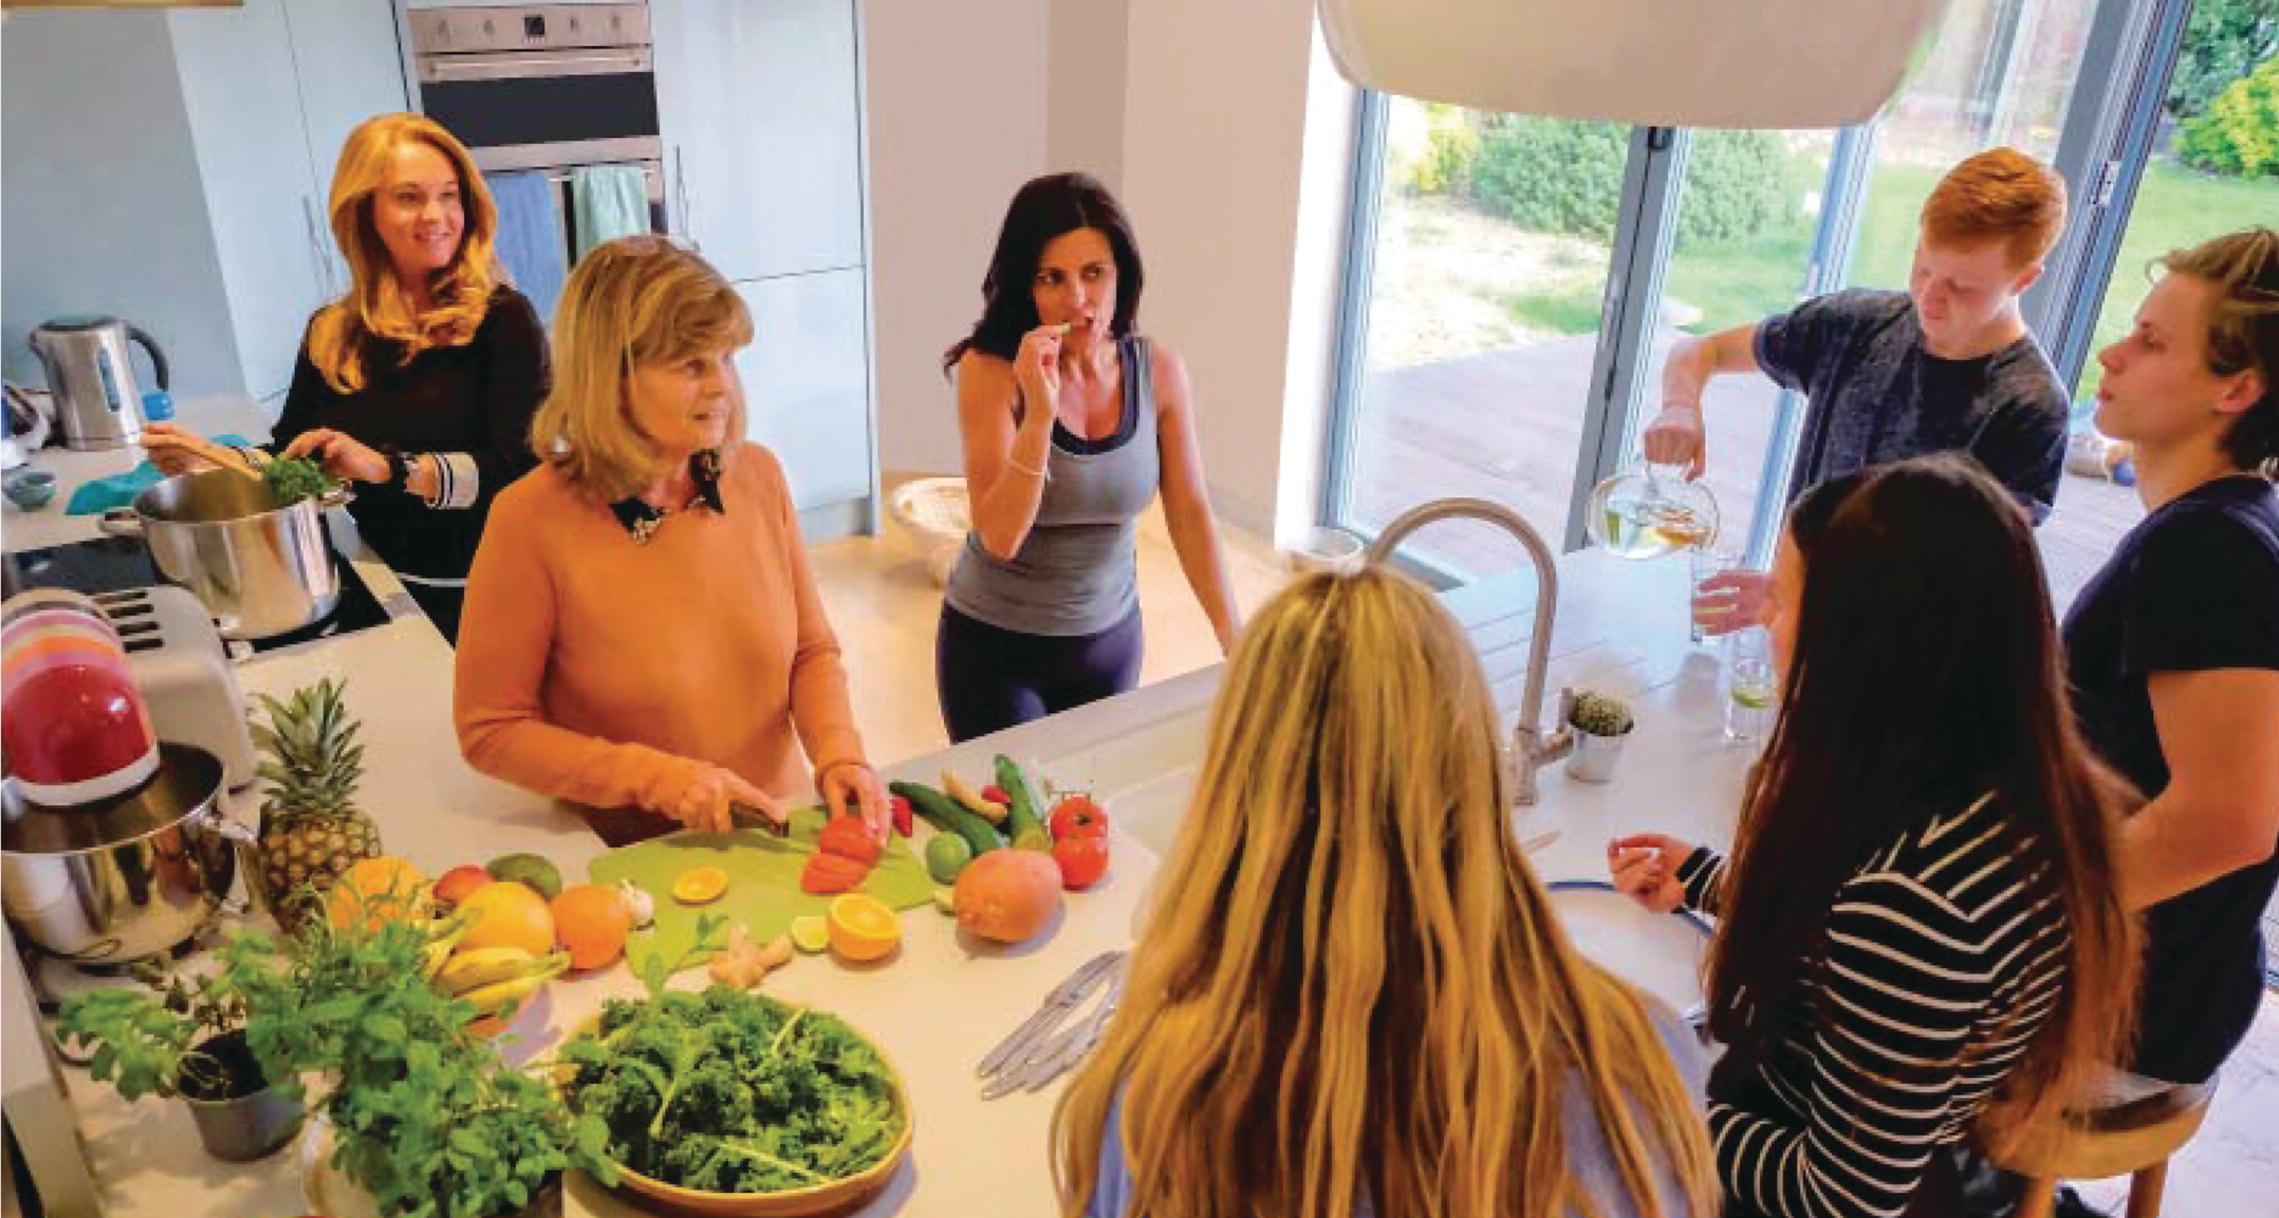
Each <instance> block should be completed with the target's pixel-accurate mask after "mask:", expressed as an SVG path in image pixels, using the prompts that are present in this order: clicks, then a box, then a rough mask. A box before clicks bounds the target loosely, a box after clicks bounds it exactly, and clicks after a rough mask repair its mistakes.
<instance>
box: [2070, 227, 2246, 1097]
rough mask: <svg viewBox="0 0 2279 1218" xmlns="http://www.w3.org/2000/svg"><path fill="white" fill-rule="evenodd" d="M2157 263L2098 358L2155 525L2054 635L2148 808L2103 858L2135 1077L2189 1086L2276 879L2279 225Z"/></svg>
mask: <svg viewBox="0 0 2279 1218" xmlns="http://www.w3.org/2000/svg"><path fill="white" fill-rule="evenodd" d="M2162 265H2163V266H2164V267H2166V268H2167V271H2168V273H2167V275H2166V276H2164V277H2163V278H2162V279H2161V280H2160V282H2159V283H2157V284H2155V285H2154V287H2153V289H2152V293H2151V295H2149V296H2148V297H2146V299H2145V302H2144V304H2143V305H2142V306H2141V307H2140V308H2139V309H2138V310H2137V318H2136V327H2135V329H2134V330H2132V331H2131V332H2130V333H2129V334H2128V335H2127V336H2126V337H2124V338H2123V339H2121V341H2119V342H2117V343H2114V344H2113V345H2112V346H2110V347H2107V348H2106V349H2105V350H2104V351H2102V352H2100V353H2099V354H2098V357H2097V358H2098V362H2099V363H2101V364H2103V365H2104V369H2105V376H2104V380H2103V382H2102V383H2101V385H2100V386H2099V388H2098V391H2097V427H2098V430H2100V431H2102V432H2104V433H2105V434H2107V435H2110V436H2114V437H2116V438H2119V439H2123V440H2127V441H2129V442H2131V443H2132V444H2134V445H2135V449H2136V461H2137V470H2138V475H2139V480H2138V483H2137V494H2138V495H2139V497H2141V498H2142V499H2143V500H2144V504H2145V507H2146V508H2147V509H2148V510H2149V512H2150V515H2148V516H2146V518H2145V519H2144V520H2143V521H2142V522H2141V523H2139V524H2138V525H2137V526H2136V527H2135V528H2134V529H2131V530H2130V531H2129V533H2128V535H2127V536H2126V537H2124V538H2122V539H2121V543H2120V545H2119V546H2118V547H2117V548H2116V549H2115V550H2114V553H2113V557H2112V559H2111V560H2110V561H2108V562H2107V563H2106V564H2105V566H2104V567H2103V568H2102V569H2101V570H2099V571H2098V573H2097V575H2096V576H2095V577H2094V578H2093V579H2091V581H2090V582H2089V585H2088V587H2086V588H2084V589H2083V590H2082V593H2081V597H2080V599H2079V600H2078V601H2077V602H2076V603H2075V605H2074V607H2073V611H2072V613H2070V614H2069V615H2067V617H2066V621H2065V643H2066V652H2067V667H2068V673H2069V675H2070V677H2071V679H2072V683H2073V688H2074V707H2075V710H2076V712H2077V713H2078V714H2079V716H2080V719H2081V724H2082V727H2083V729H2084V731H2085V732H2086V733H2087V735H2088V737H2089V740H2090V742H2091V743H2092V744H2094V745H2095V746H2096V747H2097V748H2098V750H2099V751H2100V752H2102V753H2103V754H2104V755H2105V757H2106V759H2107V760H2109V761H2111V762H2112V763H2113V764H2114V765H2115V766H2116V767H2117V768H2119V769H2120V770H2121V772H2122V773H2124V774H2126V775H2127V776H2128V777H2129V778H2130V779H2131V780H2133V781H2134V782H2135V783H2136V784H2137V786H2138V787H2139V788H2140V789H2141V790H2142V791H2143V792H2144V794H2145V795H2146V797H2147V798H2149V799H2150V800H2151V802H2150V803H2149V804H2147V805H2146V806H2145V807H2144V809H2143V810H2142V811H2140V812H2138V813H2136V814H2135V815H2134V816H2132V817H2131V818H2130V819H2129V820H2128V822H2127V823H2126V824H2125V826H2124V827H2123V830H2122V845H2121V850H2120V857H2121V866H2122V874H2121V882H2122V888H2123V894H2124V896H2126V897H2127V899H2128V901H2129V904H2130V905H2131V906H2133V907H2136V908H2140V909H2143V910H2144V919H2145V930H2146V937H2147V942H2146V945H2145V980H2144V991H2143V999H2142V1001H2141V1003H2140V1025H2139V1028H2138V1041H2137V1053H2136V1058H2135V1060H2134V1061H2133V1062H2132V1063H2131V1069H2132V1070H2133V1071H2134V1072H2135V1073H2137V1074H2139V1075H2142V1076H2146V1077H2147V1078H2150V1079H2155V1080H2162V1081H2167V1082H2181V1083H2196V1082H2200V1081H2202V1080H2204V1079H2206V1078H2207V1077H2208V1076H2209V1075H2211V1074H2213V1073H2214V1072H2215V1069H2216V1067H2217V1065H2219V1064H2220V1063H2221V1062H2222V1061H2223V1060H2224V1058H2225V1057H2226V1056H2227V1055H2229V1054H2230V1052H2231V1050H2232V1048H2233V1047H2234V1046H2236V1045H2237V1044H2238V1043H2239V1040H2240V1038H2241V1037H2242V1036H2244V1035H2245V1034H2246V1032H2247V1028H2248V1025H2249V1024H2250V1023H2251V1022H2253V1020H2254V1018H2255V1007H2256V1003H2257V1001H2258V997H2259V995H2260V994H2261V992H2262V987H2263V944H2262V938H2261V934H2260V926H2259V918H2260V916H2261V914H2262V911H2263V908H2264V906H2265V905H2266V904H2267V903H2268V902H2269V901H2270V900H2271V894H2272V890H2273V886H2274V884H2279V493H2275V492H2274V490H2273V487H2272V484H2271V482H2270V481H2269V480H2268V475H2269V472H2270V469H2271V466H2270V463H2271V462H2274V461H2279V233H2273V232H2272V231H2271V230H2270V229H2262V228H2258V229H2249V230H2246V231H2244V232H2239V233H2233V234H2231V235H2229V236H2226V237H2219V238H2217V239H2215V240H2213V241H2210V242H2208V243H2207V244H2205V245H2202V246H2200V247H2198V248H2196V249H2191V250H2182V251H2178V252H2176V253H2173V254H2170V255H2169V256H2168V257H2166V258H2164V259H2162ZM2258 471H2261V472H2258Z"/></svg>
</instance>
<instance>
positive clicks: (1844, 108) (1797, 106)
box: [1319, 0, 1944, 127]
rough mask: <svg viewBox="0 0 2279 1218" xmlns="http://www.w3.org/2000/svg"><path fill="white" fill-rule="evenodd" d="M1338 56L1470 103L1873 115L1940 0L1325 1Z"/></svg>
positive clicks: (1759, 121)
mask: <svg viewBox="0 0 2279 1218" xmlns="http://www.w3.org/2000/svg"><path fill="white" fill-rule="evenodd" d="M1319 4H1320V11H1321V22H1322V30H1323V33H1324V34H1325V35H1326V36H1327V38H1328V41H1329V48H1330V53H1331V54H1332V55H1333V56H1334V57H1335V58H1336V60H1337V65H1338V69H1339V70H1340V71H1342V72H1343V73H1344V74H1345V76H1346V78H1347V79H1348V80H1351V81H1352V82H1353V83H1355V84H1357V85H1361V86H1363V87H1365V88H1370V89H1375V90H1378V91H1380V92H1385V93H1397V94H1401V95H1403V96H1407V97H1417V98H1422V99H1424V100H1427V101H1443V102H1454V103H1455V104H1457V105H1461V106H1466V107H1469V108H1471V109H1475V110H1496V111H1508V112H1513V113H1523V114H1543V115H1552V116H1557V117H1562V118H1583V119H1606V120H1612V121H1615V122H1625V123H1641V124H1647V125H1652V126H1664V127H1678V126H1683V127H1840V126H1845V125H1848V124H1851V123H1857V122H1863V121H1865V120H1866V119H1868V118H1869V117H1871V116H1872V115H1874V113H1875V112H1876V110H1877V109H1878V108H1879V107H1881V106H1882V105H1883V103H1884V101H1885V99H1887V98H1889V97H1890V96H1891V95H1892V93H1893V92H1894V91H1895V90H1897V89H1898V87H1899V84H1900V82H1901V81H1902V80H1904V79H1905V78H1906V76H1907V73H1908V71H1909V69H1910V68H1911V67H1912V66H1913V65H1914V63H1915V62H1916V60H1917V58H1918V55H1919V53H1920V52H1922V51H1924V50H1927V49H1928V47H1929V43H1930V39H1931V36H1932V34H1933V32H1934V30H1935V28H1936V18H1937V17H1938V15H1939V11H1940V9H1941V8H1942V7H1944V0H1319Z"/></svg>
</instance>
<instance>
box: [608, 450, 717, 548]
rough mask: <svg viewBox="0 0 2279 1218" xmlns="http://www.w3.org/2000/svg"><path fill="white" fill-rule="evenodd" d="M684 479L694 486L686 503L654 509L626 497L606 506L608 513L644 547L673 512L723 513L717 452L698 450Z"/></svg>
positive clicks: (631, 497) (637, 496) (643, 501)
mask: <svg viewBox="0 0 2279 1218" xmlns="http://www.w3.org/2000/svg"><path fill="white" fill-rule="evenodd" d="M688 476H689V481H691V482H693V483H695V484H696V485H695V491H694V493H693V494H691V495H690V496H689V500H688V502H687V503H685V504H682V505H681V506H680V507H679V508H660V507H656V506H653V505H651V504H650V503H649V502H647V501H646V500H644V499H642V498H641V497H640V496H639V495H628V496H626V497H625V498H623V499H620V500H618V501H617V502H615V503H613V504H610V505H609V511H610V514H611V515H613V516H616V517H617V523H619V524H621V525H623V526H625V531H626V532H627V533H629V534H631V535H632V537H633V541H634V544H636V545H646V544H647V543H648V541H649V539H650V538H652V537H654V536H656V535H657V530H658V529H659V528H661V527H663V526H664V523H665V518H666V517H668V516H670V515H672V514H673V513H674V512H676V511H691V510H696V509H704V510H707V511H710V512H712V513H714V514H715V515H719V514H724V513H726V512H727V510H728V508H727V505H726V504H725V503H723V502H722V501H721V498H720V450H719V449H717V448H707V449H701V450H699V451H698V452H696V453H694V454H692V455H691V456H690V457H689V459H688Z"/></svg>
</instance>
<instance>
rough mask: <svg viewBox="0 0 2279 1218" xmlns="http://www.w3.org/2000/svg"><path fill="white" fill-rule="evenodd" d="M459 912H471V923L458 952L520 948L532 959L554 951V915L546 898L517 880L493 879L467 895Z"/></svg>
mask: <svg viewBox="0 0 2279 1218" xmlns="http://www.w3.org/2000/svg"><path fill="white" fill-rule="evenodd" d="M459 910H460V912H462V913H465V912H467V911H469V910H472V911H474V922H473V924H472V925H470V926H468V927H467V933H466V934H464V935H462V936H460V937H459V950H460V951H468V950H471V949H473V948H478V947H519V948H521V949H523V950H524V951H527V952H529V953H530V954H531V955H533V956H543V955H545V954H546V953H548V952H550V951H553V950H554V915H553V914H552V913H549V912H548V911H547V909H546V898H544V897H542V896H539V895H538V894H537V893H536V892H534V891H532V890H531V887H530V886H529V885H528V884H524V883H522V882H520V881H517V880H493V881H491V882H490V883H488V884H485V885H483V886H482V887H480V888H477V889H476V890H475V891H473V892H470V893H468V894H467V895H466V897H465V898H463V899H462V900H461V901H460V902H459Z"/></svg>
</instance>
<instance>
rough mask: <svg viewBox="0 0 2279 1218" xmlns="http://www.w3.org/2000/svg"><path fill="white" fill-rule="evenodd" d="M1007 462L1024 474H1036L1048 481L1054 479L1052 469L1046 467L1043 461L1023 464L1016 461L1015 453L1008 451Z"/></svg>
mask: <svg viewBox="0 0 2279 1218" xmlns="http://www.w3.org/2000/svg"><path fill="white" fill-rule="evenodd" d="M1005 464H1007V465H1010V466H1012V467H1013V468H1014V469H1017V470H1019V471H1021V472H1022V473H1024V474H1035V475H1036V476H1037V477H1039V478H1042V479H1044V480H1045V481H1047V482H1050V481H1052V471H1051V470H1049V469H1046V468H1045V467H1044V465H1043V464H1041V463H1040V464H1037V465H1023V464H1021V463H1020V462H1018V461H1015V460H1014V459H1013V454H1012V453H1010V452H1008V453H1006V454H1005Z"/></svg>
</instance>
